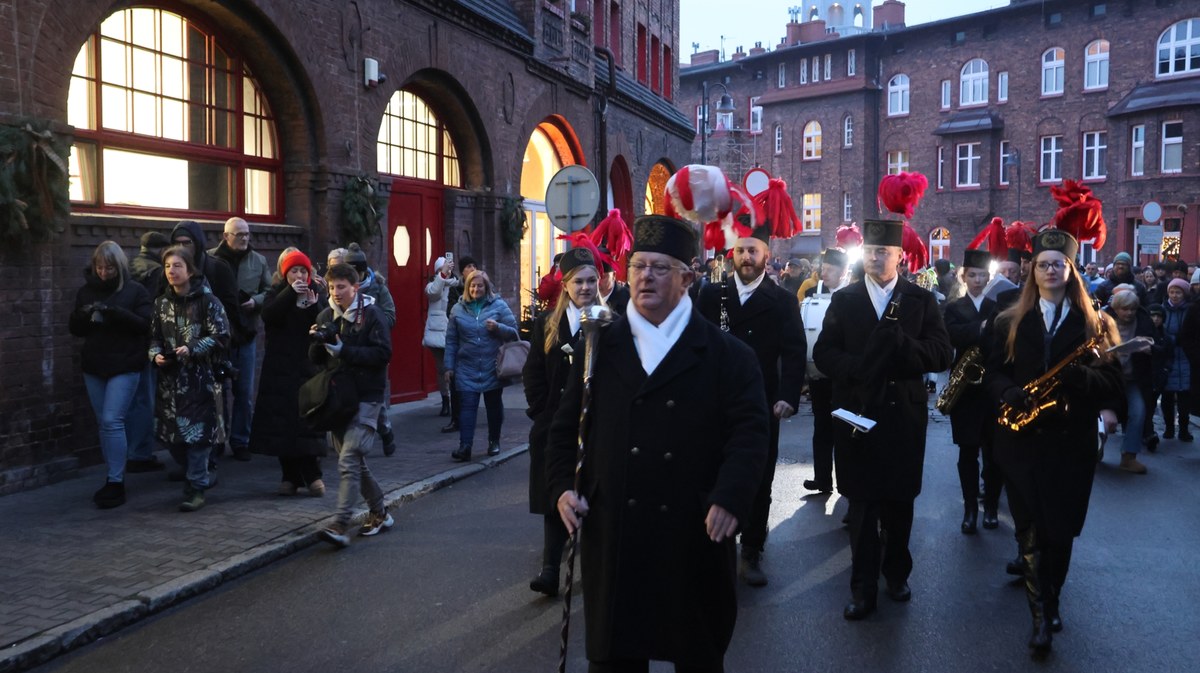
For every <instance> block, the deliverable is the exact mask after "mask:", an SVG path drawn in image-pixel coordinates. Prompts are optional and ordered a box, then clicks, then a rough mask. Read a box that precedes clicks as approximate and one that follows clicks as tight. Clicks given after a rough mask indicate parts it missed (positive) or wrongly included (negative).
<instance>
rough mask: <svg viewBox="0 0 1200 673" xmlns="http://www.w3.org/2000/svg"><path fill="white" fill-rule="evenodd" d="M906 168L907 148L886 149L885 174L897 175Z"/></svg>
mask: <svg viewBox="0 0 1200 673" xmlns="http://www.w3.org/2000/svg"><path fill="white" fill-rule="evenodd" d="M907 170H908V150H888V153H887V174H888V175H898V174H900V173H903V172H905V171H907Z"/></svg>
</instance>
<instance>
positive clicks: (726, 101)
mask: <svg viewBox="0 0 1200 673" xmlns="http://www.w3.org/2000/svg"><path fill="white" fill-rule="evenodd" d="M717 86H719V87H721V90H722V91H724V92H725V93H723V94H721V100H720V101H718V102H717V114H733V111H734V109H735V108H734V106H733V96H730V95H729V89H727V88H725V85H724V84H721V83H720V82H717ZM700 87H701V93H700V96H701V98H702V99H703V101H702V102H701V104H702V105H703V106H704V121H703V122H702V123H701V125H700V163H702V164H707V163H708V134H709V133H711V132H712V131H710V130H709V128H708V108H709V100H708V81H707V80H705V81H704V82H703V83H701V85H700Z"/></svg>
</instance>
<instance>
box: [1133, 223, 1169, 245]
mask: <svg viewBox="0 0 1200 673" xmlns="http://www.w3.org/2000/svg"><path fill="white" fill-rule="evenodd" d="M1162 239H1163V228H1162V227H1161V226H1154V225H1149V224H1143V225H1142V226H1140V227H1138V228H1137V242H1138V245H1149V246H1153V247H1155V248H1157V247H1158V246H1160V245H1162Z"/></svg>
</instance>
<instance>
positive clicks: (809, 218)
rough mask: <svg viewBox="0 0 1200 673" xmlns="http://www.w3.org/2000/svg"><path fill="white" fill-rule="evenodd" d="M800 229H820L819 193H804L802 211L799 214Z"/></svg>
mask: <svg viewBox="0 0 1200 673" xmlns="http://www.w3.org/2000/svg"><path fill="white" fill-rule="evenodd" d="M800 221H801V231H802V232H804V233H807V232H819V231H821V195H820V194H805V195H804V211H803V213H802V214H801V216H800Z"/></svg>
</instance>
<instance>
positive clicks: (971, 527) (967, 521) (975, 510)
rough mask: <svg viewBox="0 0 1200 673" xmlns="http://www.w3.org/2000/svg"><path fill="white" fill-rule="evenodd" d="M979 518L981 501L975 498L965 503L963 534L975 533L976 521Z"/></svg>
mask: <svg viewBox="0 0 1200 673" xmlns="http://www.w3.org/2000/svg"><path fill="white" fill-rule="evenodd" d="M978 518H979V503H978V502H976V501H975V500H971V501H970V502H966V503H963V520H962V533H963V535H974V534H975V530H976V528H975V522H976V520H977V519H978Z"/></svg>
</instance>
